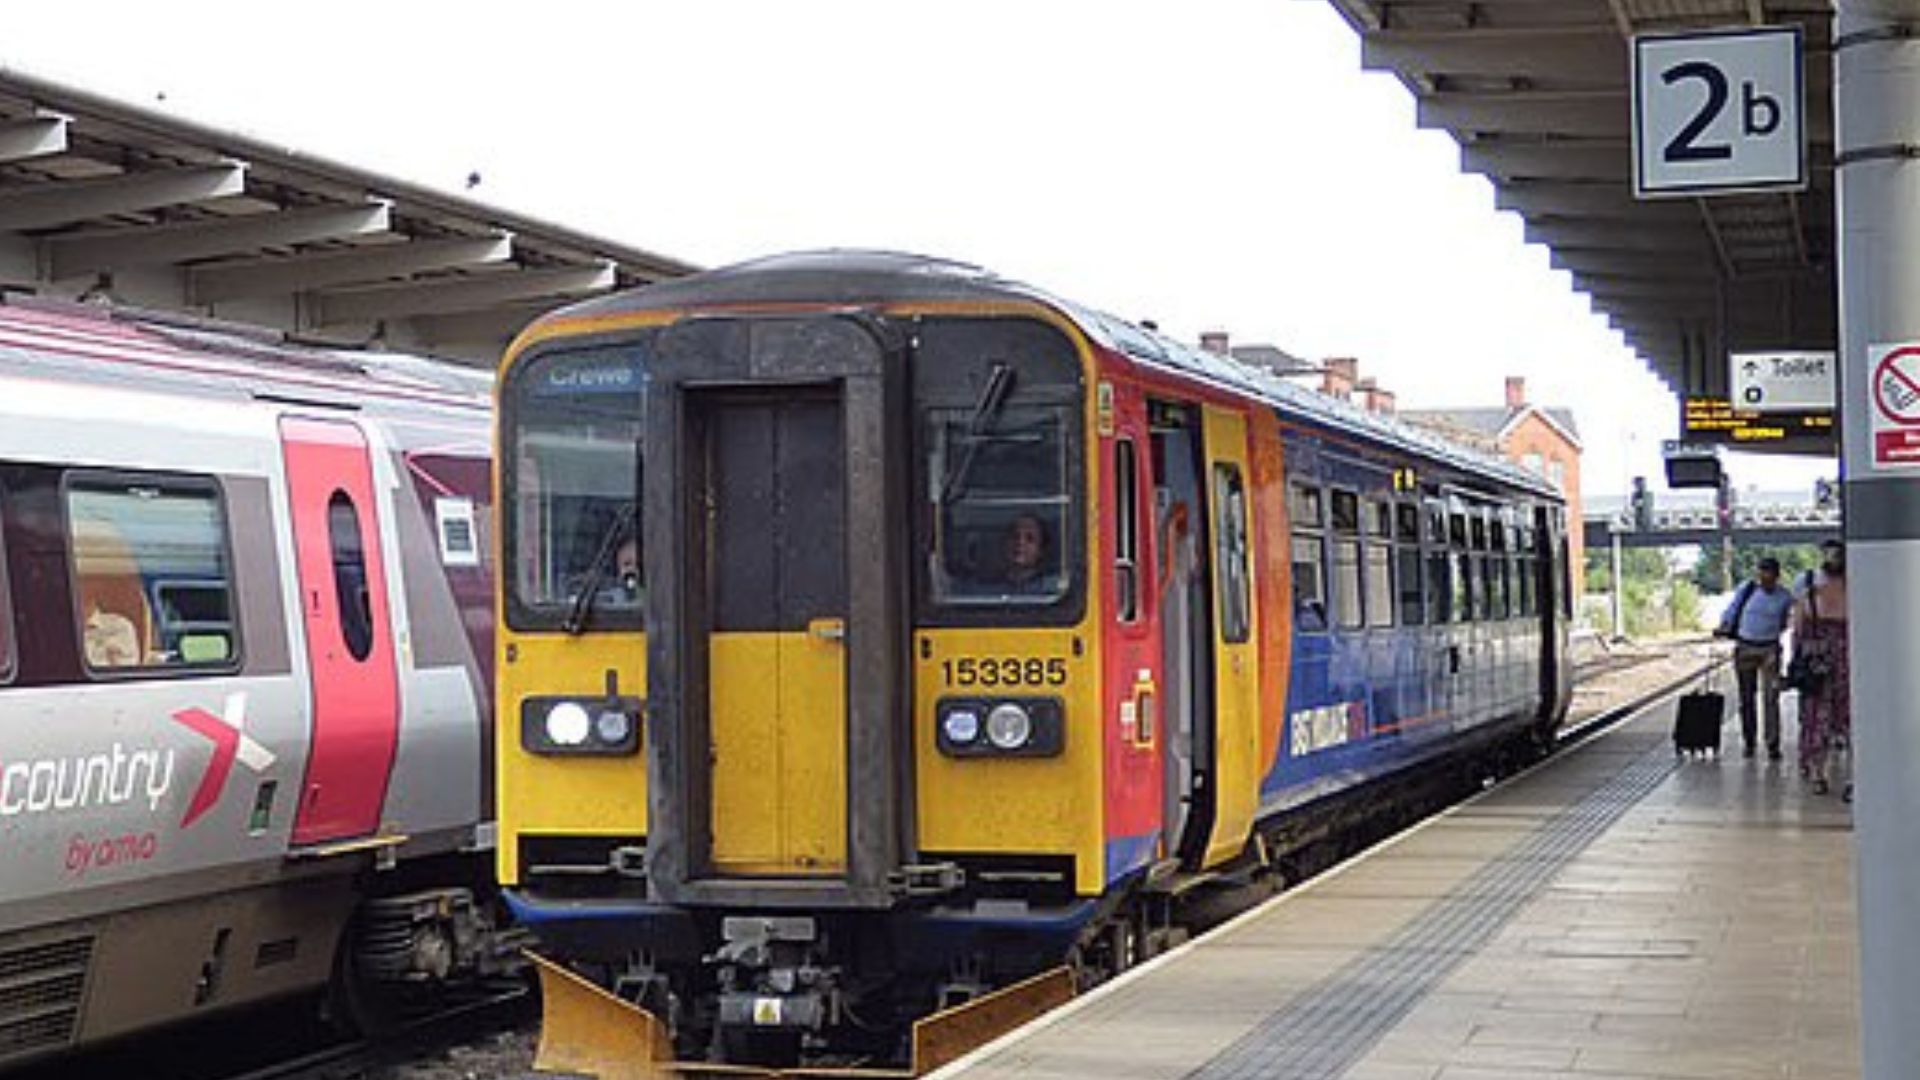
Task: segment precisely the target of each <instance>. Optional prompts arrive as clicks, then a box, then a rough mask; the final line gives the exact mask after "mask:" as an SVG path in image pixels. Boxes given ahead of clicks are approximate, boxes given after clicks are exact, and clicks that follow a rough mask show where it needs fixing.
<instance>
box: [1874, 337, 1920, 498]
mask: <svg viewBox="0 0 1920 1080" xmlns="http://www.w3.org/2000/svg"><path fill="white" fill-rule="evenodd" d="M1867 360H1868V364H1867V370H1869V371H1870V372H1872V373H1873V384H1872V386H1870V387H1869V388H1868V389H1869V391H1870V393H1869V396H1870V398H1871V400H1872V409H1871V410H1870V411H1871V412H1872V413H1873V467H1874V468H1875V469H1877V470H1882V471H1886V472H1904V471H1909V470H1915V469H1920V342H1905V343H1903V344H1898V345H1875V346H1873V347H1872V348H1870V349H1868V350H1867Z"/></svg>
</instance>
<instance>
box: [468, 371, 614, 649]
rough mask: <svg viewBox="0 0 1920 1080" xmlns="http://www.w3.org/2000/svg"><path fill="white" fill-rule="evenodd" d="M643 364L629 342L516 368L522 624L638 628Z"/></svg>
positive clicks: (510, 568) (516, 603)
mask: <svg viewBox="0 0 1920 1080" xmlns="http://www.w3.org/2000/svg"><path fill="white" fill-rule="evenodd" d="M641 363H642V357H641V355H640V354H639V353H638V352H637V351H636V350H635V349H634V348H633V347H625V348H622V349H600V350H587V351H569V352H559V353H552V354H549V355H546V356H540V357H536V358H534V359H532V360H530V361H528V362H526V363H524V364H521V365H519V366H517V367H516V368H515V369H514V370H513V371H512V373H511V374H510V375H509V382H508V383H507V386H506V388H505V391H504V394H503V399H504V403H505V421H506V428H507V430H506V434H505V439H504V443H505V450H506V456H507V461H506V463H505V464H506V467H505V468H504V469H503V471H502V480H501V482H502V484H503V486H504V488H505V490H504V492H503V495H504V500H503V501H504V502H505V504H506V514H507V521H506V528H507V536H508V537H510V539H511V542H509V543H508V544H507V545H506V550H507V560H506V562H507V565H506V566H505V567H503V568H502V572H503V573H504V574H506V575H508V578H509V580H510V581H511V583H512V585H511V588H509V589H508V590H507V597H508V603H507V605H506V606H507V621H508V623H509V624H510V625H512V626H513V627H515V628H516V629H522V630H526V629H542V628H554V627H559V626H562V625H566V624H568V623H569V622H572V623H573V625H574V626H575V627H576V628H592V627H607V628H634V627H638V626H639V625H640V616H641V607H642V601H643V599H644V596H643V589H642V578H641V573H640V570H641V565H642V563H641V555H642V549H641V529H640V527H639V526H640V521H639V502H640V498H641V490H642V471H641V438H642V435H643V433H644V427H643V414H644V410H645V407H646V375H645V372H644V370H643V368H642V367H641ZM576 613H577V614H576Z"/></svg>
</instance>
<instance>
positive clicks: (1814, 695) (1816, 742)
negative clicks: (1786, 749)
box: [1793, 540, 1853, 800]
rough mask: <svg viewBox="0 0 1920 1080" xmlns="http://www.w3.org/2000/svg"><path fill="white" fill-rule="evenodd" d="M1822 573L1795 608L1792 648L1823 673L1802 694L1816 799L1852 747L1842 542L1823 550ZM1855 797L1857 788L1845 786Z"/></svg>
mask: <svg viewBox="0 0 1920 1080" xmlns="http://www.w3.org/2000/svg"><path fill="white" fill-rule="evenodd" d="M1820 547H1821V555H1822V560H1821V564H1820V573H1819V574H1818V575H1816V576H1815V578H1814V580H1813V582H1812V583H1811V584H1810V585H1809V586H1808V588H1807V590H1806V592H1804V593H1802V594H1801V596H1800V598H1799V600H1797V601H1796V602H1795V603H1794V606H1793V642H1794V645H1793V648H1794V655H1795V657H1796V658H1798V657H1801V656H1805V657H1806V658H1807V659H1808V661H1809V662H1810V666H1811V667H1812V668H1814V669H1817V670H1819V671H1821V672H1823V674H1821V675H1819V676H1818V677H1817V678H1816V680H1815V685H1814V686H1813V687H1811V688H1808V689H1802V690H1801V691H1800V772H1801V774H1802V775H1804V776H1806V777H1807V778H1808V779H1810V780H1812V781H1813V790H1814V793H1815V794H1819V795H1824V794H1826V793H1827V791H1828V790H1829V786H1830V785H1829V782H1828V777H1827V771H1828V766H1829V764H1830V763H1831V758H1832V756H1833V752H1834V751H1835V750H1841V749H1845V748H1846V747H1847V745H1848V744H1849V742H1850V740H1851V738H1852V734H1853V726H1852V720H1851V716H1852V714H1851V711H1850V710H1851V709H1852V697H1851V694H1850V689H1849V685H1848V683H1849V677H1848V672H1847V553H1846V549H1845V548H1844V547H1842V546H1841V544H1840V542H1839V541H1838V540H1829V541H1827V542H1826V543H1824V544H1822V545H1820ZM1846 797H1847V798H1848V799H1849V800H1851V799H1852V798H1853V785H1852V784H1848V785H1847V787H1846Z"/></svg>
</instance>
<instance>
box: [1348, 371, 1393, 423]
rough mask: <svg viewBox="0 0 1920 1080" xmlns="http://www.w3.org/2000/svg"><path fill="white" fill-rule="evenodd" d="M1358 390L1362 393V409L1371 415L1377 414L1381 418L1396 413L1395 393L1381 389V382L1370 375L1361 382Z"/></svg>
mask: <svg viewBox="0 0 1920 1080" xmlns="http://www.w3.org/2000/svg"><path fill="white" fill-rule="evenodd" d="M1357 388H1358V389H1359V391H1360V407H1361V408H1363V409H1365V410H1367V411H1368V412H1370V413H1376V414H1378V415H1380V416H1392V415H1393V412H1394V395H1393V391H1391V390H1383V389H1381V387H1380V380H1378V379H1376V378H1374V377H1373V376H1371V375H1369V376H1367V377H1366V378H1364V379H1361V380H1360V382H1359V384H1358V387H1357Z"/></svg>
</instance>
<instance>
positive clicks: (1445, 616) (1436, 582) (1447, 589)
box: [1426, 551, 1453, 626]
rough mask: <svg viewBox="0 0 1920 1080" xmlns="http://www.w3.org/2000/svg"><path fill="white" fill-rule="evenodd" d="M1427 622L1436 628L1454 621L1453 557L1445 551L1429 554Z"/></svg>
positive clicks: (1429, 552) (1430, 552)
mask: <svg viewBox="0 0 1920 1080" xmlns="http://www.w3.org/2000/svg"><path fill="white" fill-rule="evenodd" d="M1426 595H1427V621H1428V622H1430V623H1433V624H1434V625H1435V626H1439V625H1442V624H1444V623H1449V622H1452V621H1453V557H1452V556H1450V555H1448V554H1447V553H1446V552H1444V551H1428V552H1427V594H1426Z"/></svg>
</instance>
